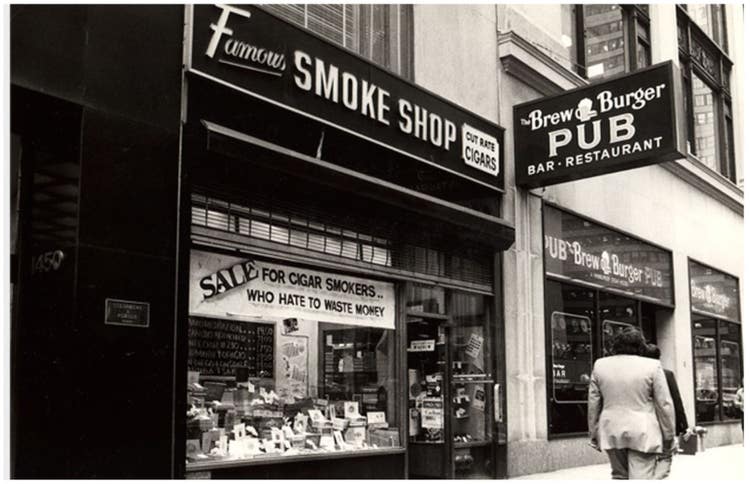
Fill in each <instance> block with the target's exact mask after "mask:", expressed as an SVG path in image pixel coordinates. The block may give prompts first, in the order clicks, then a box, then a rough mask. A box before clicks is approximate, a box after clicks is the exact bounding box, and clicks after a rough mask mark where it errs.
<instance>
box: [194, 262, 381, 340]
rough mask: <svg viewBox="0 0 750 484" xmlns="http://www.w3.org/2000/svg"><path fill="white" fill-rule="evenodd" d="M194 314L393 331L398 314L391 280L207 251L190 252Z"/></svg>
mask: <svg viewBox="0 0 750 484" xmlns="http://www.w3.org/2000/svg"><path fill="white" fill-rule="evenodd" d="M190 313H191V314H192V315H199V316H214V317H222V318H224V317H227V316H229V317H232V316H236V317H241V318H250V319H259V320H262V319H268V318H278V319H289V318H298V319H311V320H315V321H325V322H327V323H340V324H351V325H363V326H371V327H378V328H389V329H393V328H394V327H395V314H396V313H395V293H394V288H393V284H391V283H388V282H381V281H373V280H370V279H360V278H357V277H351V276H344V275H339V274H332V273H327V272H321V271H315V270H311V269H303V268H300V267H293V266H287V265H282V264H277V263H275V262H267V261H261V260H255V259H251V258H244V259H243V258H237V257H230V256H223V255H217V254H211V253H208V252H202V251H193V252H192V253H191V256H190Z"/></svg>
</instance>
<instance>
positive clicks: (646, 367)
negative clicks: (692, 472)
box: [588, 328, 675, 479]
mask: <svg viewBox="0 0 750 484" xmlns="http://www.w3.org/2000/svg"><path fill="white" fill-rule="evenodd" d="M645 345H646V341H645V340H644V338H643V334H641V332H640V330H638V329H636V328H629V329H626V330H624V331H623V332H621V333H620V334H618V335H617V336H615V339H614V344H613V348H612V350H613V353H614V355H613V356H608V357H606V358H600V359H598V360H597V361H596V363H595V364H594V370H593V371H592V373H591V383H590V385H589V404H588V417H589V419H588V420H589V434H590V436H591V445H592V446H593V447H594V448H595V449H597V450H604V451H606V452H607V456H608V457H609V462H610V464H611V466H612V478H613V479H654V478H655V471H656V459H657V457H658V456H659V455H660V454H661V453H662V452H663V451H665V450H668V449H671V448H672V446H673V444H674V438H675V413H674V405H673V403H672V397H670V396H669V387H668V385H667V379H666V377H665V376H664V371H663V370H662V368H661V364H660V363H659V362H658V361H656V360H652V359H650V358H645V357H643V356H640V355H641V354H642V353H643V350H644V349H645Z"/></svg>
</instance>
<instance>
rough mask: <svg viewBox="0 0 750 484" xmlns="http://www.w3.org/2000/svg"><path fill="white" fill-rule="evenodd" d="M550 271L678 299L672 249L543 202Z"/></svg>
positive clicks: (662, 299)
mask: <svg viewBox="0 0 750 484" xmlns="http://www.w3.org/2000/svg"><path fill="white" fill-rule="evenodd" d="M544 265H545V268H546V272H547V275H548V276H553V277H555V278H558V279H562V280H567V281H570V282H576V283H582V284H585V285H589V286H594V287H599V288H604V289H609V290H611V291H613V292H618V293H621V294H625V295H630V296H633V297H636V298H639V299H643V300H646V301H650V302H655V303H659V304H663V305H667V306H672V305H673V304H674V295H673V291H672V254H671V253H670V252H669V251H666V250H664V249H660V248H658V247H655V246H653V245H650V244H647V243H645V242H642V241H640V240H637V239H633V238H632V237H629V236H627V235H625V234H623V233H620V232H615V231H614V230H610V229H608V228H606V227H602V226H601V225H598V224H595V223H593V222H591V221H589V220H586V219H583V218H581V217H577V216H575V215H573V214H571V213H568V212H565V211H563V210H559V209H557V208H555V207H553V206H551V205H545V206H544Z"/></svg>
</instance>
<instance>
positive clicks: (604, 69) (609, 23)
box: [583, 4, 626, 79]
mask: <svg viewBox="0 0 750 484" xmlns="http://www.w3.org/2000/svg"><path fill="white" fill-rule="evenodd" d="M623 26H624V23H623V11H622V7H620V6H619V5H595V4H589V5H583V28H584V38H585V44H586V45H585V48H586V74H587V77H588V78H589V79H593V78H596V77H609V76H612V75H616V74H620V73H623V72H625V70H626V69H625V31H624V28H623Z"/></svg>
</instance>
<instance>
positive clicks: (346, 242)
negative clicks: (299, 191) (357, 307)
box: [191, 187, 492, 290]
mask: <svg viewBox="0 0 750 484" xmlns="http://www.w3.org/2000/svg"><path fill="white" fill-rule="evenodd" d="M191 224H192V226H193V227H203V228H208V229H211V230H212V233H216V234H217V237H219V238H221V237H222V234H231V237H226V241H229V240H230V239H231V241H235V242H233V243H236V241H237V240H238V239H240V240H241V239H242V238H246V239H247V245H248V246H250V245H252V243H253V240H260V241H266V242H271V243H273V244H275V245H276V244H277V245H278V247H279V249H280V250H283V248H284V247H292V248H297V249H303V250H305V251H309V252H310V253H311V254H317V257H322V258H325V257H326V256H334V257H336V258H341V259H345V260H350V261H354V262H356V263H358V264H365V265H366V266H369V267H373V268H375V267H382V268H392V269H397V270H399V271H402V272H403V271H406V272H409V273H414V274H418V275H427V276H432V277H436V278H446V279H450V280H452V281H457V282H459V283H460V282H464V283H469V284H470V285H478V286H481V287H482V288H483V289H484V290H491V286H492V254H491V252H490V251H489V250H488V249H483V248H480V247H475V246H471V245H470V244H469V245H462V246H460V247H456V246H454V247H448V246H446V245H445V244H442V245H441V244H439V243H437V241H435V240H430V235H429V234H426V233H425V227H420V226H419V225H418V224H416V225H415V224H414V223H411V222H410V223H408V224H406V223H404V222H402V221H398V220H396V221H394V220H390V221H389V222H385V221H383V220H378V219H377V217H374V216H371V217H365V216H364V215H360V216H357V217H355V216H352V215H351V214H350V215H346V214H332V213H330V212H329V213H326V212H322V211H320V210H318V209H316V207H314V206H310V205H307V206H305V205H303V204H301V202H297V203H294V202H289V201H283V200H278V199H274V200H273V201H271V200H270V199H268V198H265V197H263V196H262V195H261V194H254V195H252V196H249V197H232V196H231V195H228V194H226V193H221V192H215V191H212V190H209V189H206V188H203V187H201V188H199V189H196V190H195V191H194V192H193V193H192V196H191ZM368 229H369V230H368ZM419 239H421V240H419Z"/></svg>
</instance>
